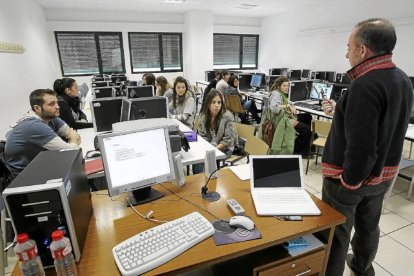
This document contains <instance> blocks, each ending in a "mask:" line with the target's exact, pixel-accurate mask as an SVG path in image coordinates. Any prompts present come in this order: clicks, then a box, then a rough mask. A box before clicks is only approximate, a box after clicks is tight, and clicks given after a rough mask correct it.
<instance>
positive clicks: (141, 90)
mask: <svg viewBox="0 0 414 276" xmlns="http://www.w3.org/2000/svg"><path fill="white" fill-rule="evenodd" d="M127 96H128V98H142V97H154V86H152V85H143V86H128V87H127Z"/></svg>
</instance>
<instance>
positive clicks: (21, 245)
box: [14, 233, 45, 276]
mask: <svg viewBox="0 0 414 276" xmlns="http://www.w3.org/2000/svg"><path fill="white" fill-rule="evenodd" d="M14 253H15V254H16V256H17V257H18V258H19V261H20V263H19V266H20V270H21V271H22V273H23V275H24V276H44V275H45V271H44V269H43V265H42V262H41V260H40V257H39V256H38V255H37V246H36V242H35V241H34V240H29V236H28V235H27V233H21V234H19V235H18V236H17V245H16V246H15V247H14Z"/></svg>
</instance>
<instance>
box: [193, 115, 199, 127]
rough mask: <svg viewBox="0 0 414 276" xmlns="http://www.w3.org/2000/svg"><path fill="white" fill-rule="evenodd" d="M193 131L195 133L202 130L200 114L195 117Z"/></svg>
mask: <svg viewBox="0 0 414 276" xmlns="http://www.w3.org/2000/svg"><path fill="white" fill-rule="evenodd" d="M193 129H194V130H195V131H198V130H199V129H200V114H198V113H197V114H196V115H195V116H194V123H193Z"/></svg>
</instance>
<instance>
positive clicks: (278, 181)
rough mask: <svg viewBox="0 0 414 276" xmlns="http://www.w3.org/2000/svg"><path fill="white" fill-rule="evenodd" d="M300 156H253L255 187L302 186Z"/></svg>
mask: <svg viewBox="0 0 414 276" xmlns="http://www.w3.org/2000/svg"><path fill="white" fill-rule="evenodd" d="M301 160H302V158H300V156H294V155H290V156H283V155H278V156H266V157H264V158H262V157H259V158H254V157H253V158H251V161H250V162H252V165H251V166H252V176H251V177H252V178H253V186H254V188H300V187H302V185H301V183H302V182H301V169H302V166H301V164H300V162H302V161H301Z"/></svg>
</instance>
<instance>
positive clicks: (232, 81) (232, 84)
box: [227, 75, 239, 88]
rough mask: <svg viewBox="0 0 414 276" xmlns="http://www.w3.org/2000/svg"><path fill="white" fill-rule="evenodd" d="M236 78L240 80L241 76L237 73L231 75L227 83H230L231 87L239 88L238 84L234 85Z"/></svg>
mask: <svg viewBox="0 0 414 276" xmlns="http://www.w3.org/2000/svg"><path fill="white" fill-rule="evenodd" d="M236 80H239V78H238V77H237V76H236V75H233V76H230V78H229V80H228V81H227V84H228V85H230V86H231V87H234V88H238V87H237V86H235V85H234V82H235V81H236Z"/></svg>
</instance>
